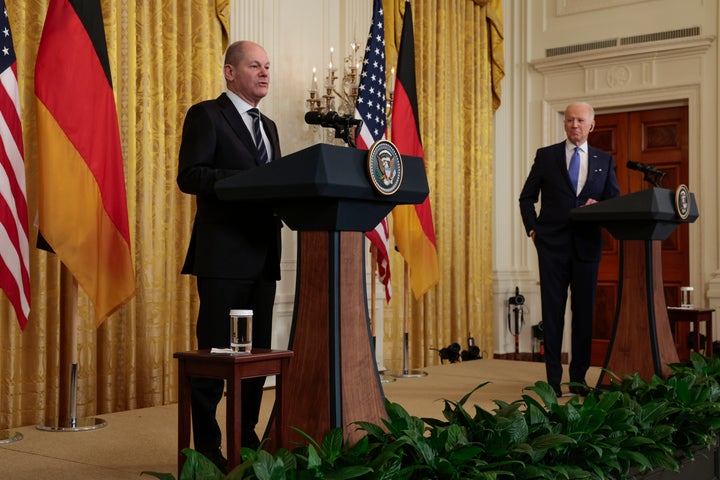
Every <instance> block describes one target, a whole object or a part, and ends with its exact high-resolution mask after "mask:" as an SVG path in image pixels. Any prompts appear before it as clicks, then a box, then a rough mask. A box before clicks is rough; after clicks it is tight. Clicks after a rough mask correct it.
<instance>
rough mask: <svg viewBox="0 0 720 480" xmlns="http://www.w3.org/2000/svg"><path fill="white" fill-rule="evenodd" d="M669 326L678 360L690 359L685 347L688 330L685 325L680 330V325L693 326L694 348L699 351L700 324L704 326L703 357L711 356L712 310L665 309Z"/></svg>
mask: <svg viewBox="0 0 720 480" xmlns="http://www.w3.org/2000/svg"><path fill="white" fill-rule="evenodd" d="M667 311H668V318H669V319H670V326H671V328H672V330H673V335H674V336H675V345H676V346H677V348H678V356H679V357H680V360H688V359H689V358H690V349H689V348H688V345H687V333H688V331H689V329H688V328H687V325H685V328H682V326H681V324H682V323H691V324H692V326H693V335H694V336H695V343H694V345H695V348H696V349H698V350H700V349H701V348H700V323H704V324H705V355H707V356H712V354H713V327H712V320H713V312H714V311H715V309H713V308H687V307H667Z"/></svg>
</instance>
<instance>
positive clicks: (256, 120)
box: [248, 108, 269, 165]
mask: <svg viewBox="0 0 720 480" xmlns="http://www.w3.org/2000/svg"><path fill="white" fill-rule="evenodd" d="M248 113H249V114H250V116H251V117H252V118H253V135H254V137H255V145H256V146H257V150H258V155H260V164H261V165H263V164H265V163H268V161H269V158H268V152H267V148H265V142H263V137H262V132H261V131H260V110H258V109H257V108H251V109H250V110H248Z"/></svg>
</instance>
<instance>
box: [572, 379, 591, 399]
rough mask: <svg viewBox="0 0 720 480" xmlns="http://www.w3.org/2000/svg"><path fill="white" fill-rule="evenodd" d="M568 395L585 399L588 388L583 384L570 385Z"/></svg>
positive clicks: (588, 392)
mask: <svg viewBox="0 0 720 480" xmlns="http://www.w3.org/2000/svg"><path fill="white" fill-rule="evenodd" d="M570 393H572V394H573V395H580V396H581V397H587V396H588V395H589V394H590V387H588V386H587V384H586V383H585V382H582V383H581V384H577V385H570Z"/></svg>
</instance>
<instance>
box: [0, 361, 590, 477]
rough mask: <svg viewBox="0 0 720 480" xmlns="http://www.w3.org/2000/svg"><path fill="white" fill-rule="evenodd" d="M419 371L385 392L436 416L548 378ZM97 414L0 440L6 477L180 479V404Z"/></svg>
mask: <svg viewBox="0 0 720 480" xmlns="http://www.w3.org/2000/svg"><path fill="white" fill-rule="evenodd" d="M415 372H416V371H415V370H410V373H415ZM419 372H425V373H427V375H426V376H422V377H414V378H404V377H400V378H397V379H396V380H395V381H394V382H390V383H383V389H384V392H385V397H386V398H387V399H388V400H390V401H392V402H394V403H398V404H400V405H402V406H403V408H405V409H406V410H407V411H408V412H409V413H410V414H411V415H415V416H419V417H434V418H441V417H442V409H443V402H442V400H443V399H448V400H452V401H457V400H460V398H462V397H463V396H464V395H465V394H467V393H468V392H470V391H471V390H472V389H473V388H475V387H476V386H477V385H479V384H481V383H484V382H490V384H488V385H486V386H485V387H483V388H481V389H480V390H478V391H477V392H475V393H474V394H473V395H472V397H471V398H470V399H469V404H477V405H479V406H480V407H482V408H484V409H487V410H491V409H493V408H494V406H495V405H494V403H493V400H496V399H497V400H504V401H508V402H511V401H514V400H518V399H520V397H521V395H522V394H523V389H524V388H525V387H527V386H529V385H532V384H533V383H534V382H535V381H536V380H542V379H544V378H545V367H544V365H543V364H542V363H530V362H514V361H509V360H488V359H484V360H473V361H469V362H464V363H455V364H445V365H440V366H436V367H430V368H427V369H423V370H420V371H419ZM396 373H397V372H396ZM599 373H600V372H599V369H592V370H591V372H590V374H589V376H588V378H587V380H588V383H590V384H594V383H595V382H596V381H597V378H598V376H599ZM388 378H392V377H390V376H388ZM273 400H274V394H273V391H272V390H269V391H267V392H266V394H265V396H264V399H263V411H262V413H261V417H262V418H261V422H262V421H267V420H266V419H267V418H268V416H269V411H270V405H271V404H272V402H273ZM219 412H221V415H222V417H221V419H220V420H221V424H222V425H224V421H225V419H224V412H225V406H224V404H223V405H220V408H219ZM98 418H101V419H103V420H105V421H106V422H107V426H106V427H103V428H99V429H96V430H89V431H81V432H48V431H42V430H38V429H37V428H36V427H35V426H34V425H30V426H26V427H22V428H16V429H13V430H12V432H18V433H20V434H22V436H23V439H22V440H20V441H17V442H13V443H7V444H0V479H2V480H4V479H12V480H39V479H52V480H64V479H68V480H69V479H102V480H125V479H138V478H151V477H147V476H143V477H140V472H142V471H145V470H149V471H158V472H167V473H173V474H175V475H176V476H177V472H176V468H177V463H176V462H177V451H176V447H177V405H176V404H173V405H166V406H162V407H154V408H145V409H138V410H131V411H127V412H118V413H112V414H107V415H98ZM6 433H7V432H6Z"/></svg>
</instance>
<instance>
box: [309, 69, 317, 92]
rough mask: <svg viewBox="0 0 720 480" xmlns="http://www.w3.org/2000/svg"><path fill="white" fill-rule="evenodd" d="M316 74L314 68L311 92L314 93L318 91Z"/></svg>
mask: <svg viewBox="0 0 720 480" xmlns="http://www.w3.org/2000/svg"><path fill="white" fill-rule="evenodd" d="M316 72H317V69H316V68H315V67H313V74H312V79H311V80H310V91H312V92H314V91H316V90H317V76H316V75H315V73H316Z"/></svg>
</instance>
